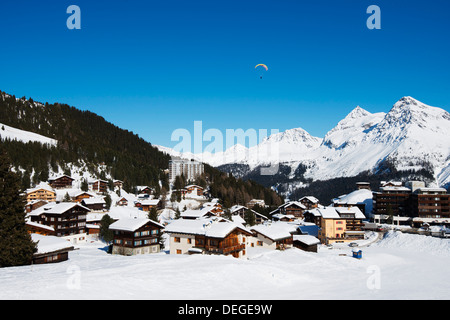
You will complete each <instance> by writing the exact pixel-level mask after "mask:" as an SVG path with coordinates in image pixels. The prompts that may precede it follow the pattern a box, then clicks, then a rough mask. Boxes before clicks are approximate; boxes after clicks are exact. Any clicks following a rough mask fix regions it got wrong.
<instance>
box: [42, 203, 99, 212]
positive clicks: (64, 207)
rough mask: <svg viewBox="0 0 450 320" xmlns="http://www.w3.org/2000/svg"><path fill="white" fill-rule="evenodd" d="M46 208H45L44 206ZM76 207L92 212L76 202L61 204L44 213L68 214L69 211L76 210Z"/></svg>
mask: <svg viewBox="0 0 450 320" xmlns="http://www.w3.org/2000/svg"><path fill="white" fill-rule="evenodd" d="M44 207H45V206H44ZM74 207H80V208H82V209H84V210H86V211H91V210H90V209H89V208H86V207H85V206H82V205H81V204H79V203H76V202H61V203H58V204H56V205H55V206H53V207H52V208H50V209H48V210H45V209H44V211H43V212H44V213H50V214H63V213H64V212H67V211H68V210H70V209H72V208H74Z"/></svg>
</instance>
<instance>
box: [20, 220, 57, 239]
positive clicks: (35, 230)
mask: <svg viewBox="0 0 450 320" xmlns="http://www.w3.org/2000/svg"><path fill="white" fill-rule="evenodd" d="M25 227H26V229H27V232H28V233H30V234H40V235H43V236H54V235H55V234H56V233H55V229H54V228H52V227H50V226H47V225H45V224H41V223H37V222H32V221H29V220H28V221H26V222H25Z"/></svg>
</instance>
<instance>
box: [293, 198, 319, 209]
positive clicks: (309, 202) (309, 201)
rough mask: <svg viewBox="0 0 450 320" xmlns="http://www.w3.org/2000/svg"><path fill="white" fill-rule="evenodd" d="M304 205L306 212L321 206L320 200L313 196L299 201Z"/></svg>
mask: <svg viewBox="0 0 450 320" xmlns="http://www.w3.org/2000/svg"><path fill="white" fill-rule="evenodd" d="M298 202H300V203H301V204H302V205H304V206H305V207H306V210H310V209H314V208H317V207H318V206H319V204H320V203H319V199H317V198H316V197H313V196H305V197H302V198H301V199H300V200H298Z"/></svg>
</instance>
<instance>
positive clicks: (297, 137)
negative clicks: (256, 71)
mask: <svg viewBox="0 0 450 320" xmlns="http://www.w3.org/2000/svg"><path fill="white" fill-rule="evenodd" d="M449 137H450V114H449V113H448V112H447V111H445V110H443V109H441V108H437V107H432V106H429V105H426V104H424V103H422V102H420V101H418V100H416V99H414V98H412V97H403V98H402V99H400V100H399V101H398V102H396V103H395V104H394V106H393V107H392V108H391V110H390V111H389V112H388V113H384V112H379V113H373V114H372V113H370V112H368V111H366V110H364V109H363V108H361V107H359V106H358V107H356V108H355V109H354V110H353V111H351V112H350V113H349V114H348V115H347V116H346V117H345V118H344V119H343V120H341V121H340V122H339V123H338V124H337V125H336V126H335V127H334V128H333V129H331V130H330V131H329V132H328V133H327V134H326V135H325V137H324V138H323V139H320V138H317V137H313V136H311V135H310V134H309V133H308V132H306V131H305V130H303V129H301V128H297V129H290V130H287V131H285V132H281V133H277V134H274V135H271V136H269V137H268V138H266V139H264V140H263V141H262V142H261V143H260V144H259V145H257V146H255V147H252V148H248V149H247V148H245V147H243V146H235V147H233V148H230V149H228V150H226V151H225V152H223V153H218V154H216V155H211V154H208V153H204V154H202V155H192V154H190V155H188V156H189V157H193V158H196V159H198V160H201V161H203V162H206V163H209V164H211V165H213V166H220V165H224V164H233V163H234V164H246V165H248V166H249V169H250V170H252V169H254V168H256V167H258V166H267V165H268V164H278V163H280V164H285V165H288V166H290V167H291V168H292V169H293V170H295V169H296V168H297V167H298V165H299V164H303V165H305V166H306V167H307V170H306V172H305V173H304V177H305V178H312V179H315V180H327V179H330V178H335V177H351V176H355V175H357V174H359V173H361V172H364V171H371V172H374V173H376V172H377V171H378V170H379V169H380V165H381V164H383V163H386V162H387V161H389V162H391V163H394V164H395V166H396V168H397V170H420V169H422V168H426V169H427V170H431V171H432V173H433V175H434V177H435V180H436V184H439V185H444V184H447V183H450V139H449ZM163 151H166V152H168V153H169V154H171V153H170V151H169V150H168V149H166V150H163ZM179 156H180V155H179ZM181 156H183V155H181Z"/></svg>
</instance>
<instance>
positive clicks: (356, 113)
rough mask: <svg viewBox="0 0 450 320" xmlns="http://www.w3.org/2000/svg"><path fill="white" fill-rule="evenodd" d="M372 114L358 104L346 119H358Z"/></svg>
mask: <svg viewBox="0 0 450 320" xmlns="http://www.w3.org/2000/svg"><path fill="white" fill-rule="evenodd" d="M368 115H371V113H370V112H369V111H367V110H365V109H363V108H361V107H360V106H356V108H355V109H353V110H352V111H351V112H350V113H349V114H348V115H347V116H346V117H345V119H357V118H361V117H365V116H368Z"/></svg>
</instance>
